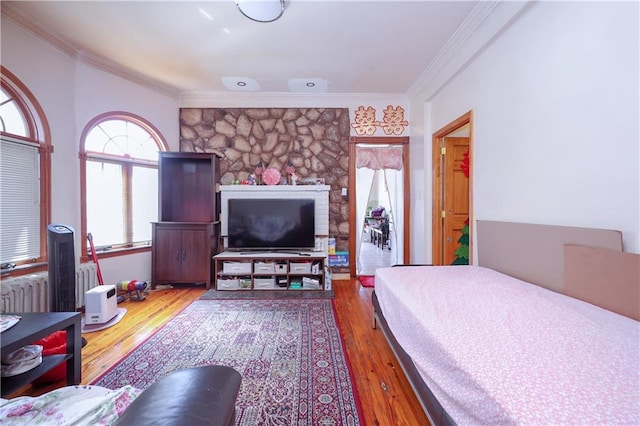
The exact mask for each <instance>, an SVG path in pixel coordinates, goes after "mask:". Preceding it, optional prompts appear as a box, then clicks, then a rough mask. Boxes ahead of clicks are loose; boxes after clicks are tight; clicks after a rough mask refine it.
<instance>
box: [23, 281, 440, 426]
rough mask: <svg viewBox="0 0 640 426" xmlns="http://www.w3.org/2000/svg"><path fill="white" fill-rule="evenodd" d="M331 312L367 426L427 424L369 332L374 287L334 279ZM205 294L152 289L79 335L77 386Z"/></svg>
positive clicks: (34, 391) (32, 390)
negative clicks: (113, 320) (110, 321)
mask: <svg viewBox="0 0 640 426" xmlns="http://www.w3.org/2000/svg"><path fill="white" fill-rule="evenodd" d="M333 288H334V291H335V294H336V297H335V299H334V300H335V304H334V306H335V309H336V314H337V317H338V323H339V325H340V331H341V334H342V337H343V340H344V343H345V347H346V349H347V354H348V356H349V361H350V364H351V369H352V372H353V376H354V380H355V382H356V388H357V391H358V395H359V397H360V401H361V404H362V411H363V415H364V423H363V424H367V425H385V426H386V425H411V426H414V425H428V424H429V420H428V418H427V416H426V415H425V414H424V412H423V410H422V407H421V406H420V403H419V402H418V400H417V399H416V397H415V395H414V394H413V390H412V389H411V386H410V384H409V382H408V381H407V380H406V378H405V376H404V373H403V372H402V369H401V367H400V366H399V364H398V363H397V360H396V358H395V356H394V354H393V352H392V351H391V349H390V348H389V346H388V344H387V341H386V340H385V338H384V335H383V334H382V332H381V331H380V330H379V329H375V330H374V329H373V328H372V317H373V308H372V306H371V293H372V291H373V289H371V288H364V287H361V286H360V285H359V284H358V282H357V280H344V281H334V282H333ZM204 292H205V290H204V289H201V288H193V287H182V288H177V289H157V290H152V291H150V292H149V295H147V297H146V299H145V300H143V301H129V300H128V299H127V300H126V301H124V302H122V303H120V304H119V305H118V306H119V307H123V308H126V309H127V313H126V315H125V316H124V317H123V319H122V320H121V321H120V322H119V323H118V324H116V325H114V326H112V327H109V328H107V329H104V330H102V331H97V332H93V333H87V334H83V336H84V337H85V338H86V339H87V345H86V346H85V347H84V348H83V349H82V383H83V384H89V383H91V382H92V381H94V380H95V379H97V378H98V377H99V376H100V375H102V374H103V373H104V372H106V371H107V370H108V369H109V368H110V367H111V366H112V365H113V364H115V363H116V362H117V361H118V360H119V359H121V358H123V357H124V356H125V355H126V354H127V353H129V352H130V351H131V350H133V349H134V348H135V347H136V346H138V345H139V344H140V343H142V342H143V341H145V340H146V339H147V338H148V337H149V336H150V335H152V334H153V333H154V331H156V330H157V329H158V328H159V327H161V326H162V325H163V324H165V323H166V322H167V321H169V320H170V319H171V318H173V317H174V316H175V315H176V314H177V313H178V312H180V311H181V310H183V309H184V308H186V307H187V306H188V305H189V304H190V303H191V302H192V301H194V300H196V299H198V298H199V297H200V295H202V293H204ZM62 385H63V383H57V384H52V385H48V386H41V387H32V386H27V387H25V388H23V389H21V390H20V391H19V392H17V393H15V394H13V395H11V397H15V396H19V395H40V394H42V393H44V392H47V391H49V390H51V389H55V388H56V387H59V386H62Z"/></svg>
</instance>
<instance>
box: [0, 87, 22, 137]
mask: <svg viewBox="0 0 640 426" xmlns="http://www.w3.org/2000/svg"><path fill="white" fill-rule="evenodd" d="M0 131H3V132H5V133H10V134H12V135H16V136H25V137H26V136H28V134H27V124H26V122H25V119H24V115H23V114H22V111H21V110H20V108H19V107H18V105H17V103H16V101H15V100H14V99H13V98H12V97H11V96H9V94H8V93H7V92H6V91H5V90H4V89H3V90H0Z"/></svg>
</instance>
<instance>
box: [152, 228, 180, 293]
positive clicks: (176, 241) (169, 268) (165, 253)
mask: <svg viewBox="0 0 640 426" xmlns="http://www.w3.org/2000/svg"><path fill="white" fill-rule="evenodd" d="M155 226H156V230H155V238H154V241H153V250H154V255H153V260H154V265H153V272H154V275H155V277H154V281H155V280H156V279H158V280H160V281H172V280H175V281H181V274H182V231H181V230H180V229H176V228H164V227H163V226H162V224H155Z"/></svg>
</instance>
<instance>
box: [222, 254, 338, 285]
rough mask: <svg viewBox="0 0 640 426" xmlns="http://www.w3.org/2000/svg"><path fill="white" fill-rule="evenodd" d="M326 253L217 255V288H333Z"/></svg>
mask: <svg viewBox="0 0 640 426" xmlns="http://www.w3.org/2000/svg"><path fill="white" fill-rule="evenodd" d="M326 259H327V255H326V253H324V252H300V251H296V250H291V251H287V252H269V251H252V252H233V251H225V252H222V253H220V254H217V255H215V256H213V260H214V269H215V282H216V290H240V291H242V290H283V291H286V290H330V285H328V283H327V280H326V276H325V264H326Z"/></svg>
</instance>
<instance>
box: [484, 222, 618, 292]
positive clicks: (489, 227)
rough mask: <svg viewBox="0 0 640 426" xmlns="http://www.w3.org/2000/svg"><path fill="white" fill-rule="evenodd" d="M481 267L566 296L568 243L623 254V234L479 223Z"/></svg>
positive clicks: (565, 228)
mask: <svg viewBox="0 0 640 426" xmlns="http://www.w3.org/2000/svg"><path fill="white" fill-rule="evenodd" d="M477 236H478V242H477V244H478V265H480V266H484V267H487V268H491V269H495V270H497V271H500V272H503V273H505V274H507V275H511V276H512V277H515V278H518V279H521V280H523V281H528V282H531V283H534V284H538V285H540V286H542V287H546V288H548V289H550V290H553V291H556V292H558V293H564V288H565V284H564V246H565V244H572V245H582V246H592V247H601V248H606V249H610V250H616V251H622V233H621V232H620V231H613V230H608V229H592V228H578V227H571V226H555V225H538V224H532V223H517V222H498V221H489V220H478V221H477Z"/></svg>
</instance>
